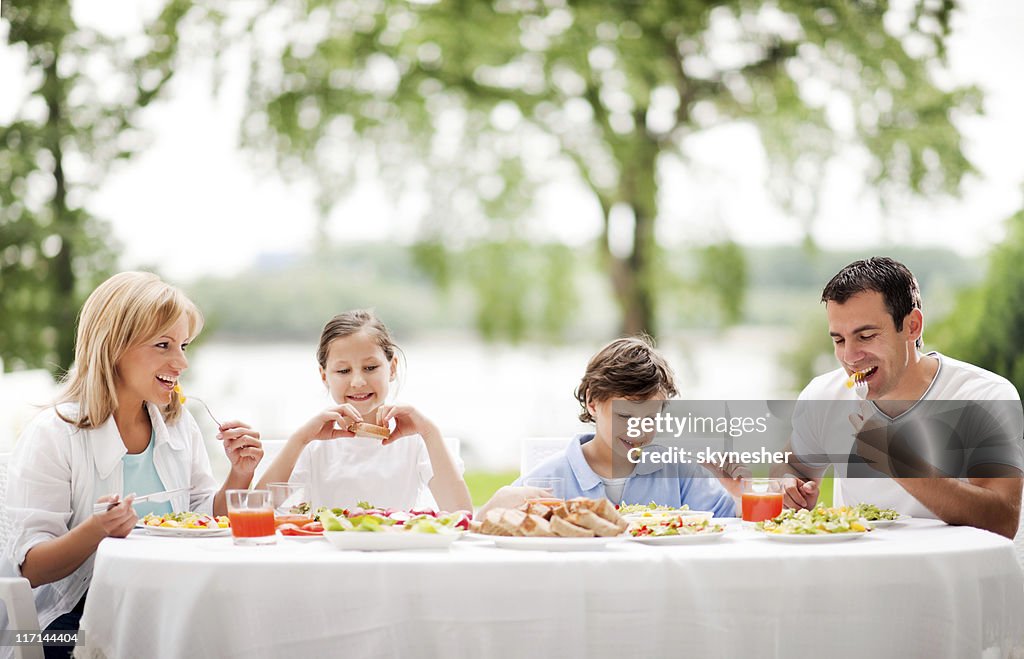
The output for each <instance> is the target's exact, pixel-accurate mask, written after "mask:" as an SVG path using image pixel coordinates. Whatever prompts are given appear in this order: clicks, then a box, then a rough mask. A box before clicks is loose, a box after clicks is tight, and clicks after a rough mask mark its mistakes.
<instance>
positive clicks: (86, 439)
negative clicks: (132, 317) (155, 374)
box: [5, 403, 218, 629]
mask: <svg viewBox="0 0 1024 659" xmlns="http://www.w3.org/2000/svg"><path fill="white" fill-rule="evenodd" d="M146 406H147V409H148V411H149V416H150V419H152V422H153V431H154V442H155V444H154V446H153V463H154V465H155V466H156V471H157V474H159V476H160V480H161V482H162V483H163V484H164V487H165V488H167V489H168V490H170V489H175V488H181V487H188V488H190V489H189V491H188V492H181V493H180V494H178V495H175V496H174V497H172V499H171V502H170V503H171V507H172V509H173V510H174V511H175V512H181V511H197V512H205V513H210V514H212V512H213V497H214V495H215V494H216V491H217V489H218V486H217V483H216V481H214V479H213V475H212V474H211V471H210V459H209V456H208V455H207V453H206V448H205V447H204V445H203V438H202V434H201V433H200V431H199V426H198V425H197V424H196V422H195V419H194V418H192V415H191V414H189V413H188V411H186V410H182V413H181V416H180V417H179V418H178V419H177V420H176V421H174V422H173V423H171V424H169V425H168V424H166V423H164V419H163V415H162V414H161V413H160V411H159V409H157V407H156V406H155V405H152V404H150V403H147V404H146ZM60 412H61V414H63V415H64V416H65V417H67V418H71V419H73V418H76V416H77V415H78V405H77V404H75V403H66V404H62V405H61V406H60ZM126 453H127V449H126V448H125V446H124V442H123V441H122V440H121V435H120V433H119V432H118V430H117V425H116V424H115V423H114V419H113V417H111V418H110V419H108V420H107V422H106V423H104V424H103V425H102V426H100V427H99V428H94V429H91V430H83V429H80V428H76V427H75V426H73V425H71V424H69V423H67V422H65V421H63V420H62V419H61V418H60V417H58V416H57V413H56V411H55V410H54V408H52V407H51V408H49V409H46V410H44V411H43V412H41V413H40V414H39V415H38V416H36V418H35V419H33V420H32V421H31V422H30V423H29V425H28V426H27V427H26V428H25V430H24V432H22V434H21V437H20V439H19V440H18V443H17V444H16V445H15V449H14V454H13V456H12V457H11V462H10V464H9V467H8V483H7V509H8V514H9V515H10V518H11V523H12V527H13V533H12V536H11V538H10V540H9V543H8V546H7V547H6V552H5V553H6V558H7V560H8V561H10V566H8V571H10V569H11V568H13V569H14V571H15V573H16V574H20V571H21V564H22V563H24V561H25V555H26V554H27V553H28V551H29V550H30V549H31V548H32V547H34V546H36V545H37V544H39V543H41V542H46V541H47V540H52V539H54V538H57V537H60V536H62V535H64V534H65V533H67V532H68V531H69V530H70V529H73V528H75V527H76V526H78V525H79V524H81V523H83V522H85V521H86V520H87V519H89V517H90V516H91V515H92V507H93V504H94V503H96V499H98V498H99V497H101V496H103V495H105V494H120V495H124V494H130V493H128V492H123V491H122V488H123V485H124V481H123V474H122V461H121V458H122V456H124V455H125V454H126ZM139 494H145V493H143V492H139ZM92 565H93V556H90V557H89V558H88V559H87V560H86V561H85V562H84V563H82V565H81V566H79V567H78V569H76V570H75V571H74V572H72V573H71V574H69V575H68V576H67V577H65V578H63V579H61V580H60V581H56V582H53V583H49V584H44V585H42V586H39V587H37V588H35V589H34V590H33V594H34V596H35V602H36V610H37V611H38V613H39V624H40V628H41V629H45V628H46V626H47V625H49V624H50V623H51V622H52V621H53V620H54V619H55V618H57V617H58V616H60V615H62V614H64V613H67V612H68V611H70V610H71V609H72V608H73V607H74V606H75V604H77V603H78V600H79V599H81V597H82V595H83V594H85V591H86V590H87V589H88V587H89V580H90V578H91V577H92Z"/></svg>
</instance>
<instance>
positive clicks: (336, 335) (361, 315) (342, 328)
mask: <svg viewBox="0 0 1024 659" xmlns="http://www.w3.org/2000/svg"><path fill="white" fill-rule="evenodd" d="M363 330H366V332H367V333H369V334H370V336H372V337H373V339H374V341H376V342H377V345H378V346H380V349H381V350H383V351H384V357H385V358H386V359H387V360H388V361H389V362H390V361H391V360H392V359H394V357H395V352H396V351H397V350H398V346H396V345H395V342H394V341H392V340H391V333H390V332H389V331H388V328H387V326H386V325H384V323H383V321H381V319H380V318H377V315H376V314H374V313H373V312H372V311H370V310H369V309H354V310H352V311H346V312H345V313H340V314H338V315H337V316H335V317H334V318H331V319H330V320H328V321H327V324H326V325H324V331H323V332H321V333H320V345H319V346H318V347H317V349H316V361H317V363H318V364H320V368H327V351H328V350H329V349H330V347H331V342H333V341H334V340H335V339H342V338H344V337H346V336H352V335H353V334H355V333H356V332H361V331H363Z"/></svg>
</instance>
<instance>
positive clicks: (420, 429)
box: [377, 405, 440, 446]
mask: <svg viewBox="0 0 1024 659" xmlns="http://www.w3.org/2000/svg"><path fill="white" fill-rule="evenodd" d="M391 419H394V420H395V429H394V430H392V431H391V436H390V437H388V438H387V439H385V440H384V441H382V442H381V445H382V446H387V445H388V444H391V443H392V442H396V441H398V440H399V439H401V438H402V437H407V436H408V435H416V434H419V435H423V437H424V438H426V436H427V434H428V433H430V432H431V431H432V430H436V428H435V427H434V424H432V423H431V422H430V421H429V420H428V419H427V418H426V417H425V416H423V415H422V414H420V413H419V411H417V410H416V408H415V407H413V406H411V405H381V406H380V407H378V408H377V425H379V426H384V427H385V428H387V427H389V424H390V422H391ZM438 435H440V433H438Z"/></svg>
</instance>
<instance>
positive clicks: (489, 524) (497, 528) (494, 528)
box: [480, 508, 512, 535]
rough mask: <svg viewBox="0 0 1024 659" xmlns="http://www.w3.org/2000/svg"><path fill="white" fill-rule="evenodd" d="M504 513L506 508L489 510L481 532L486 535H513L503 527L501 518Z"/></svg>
mask: <svg viewBox="0 0 1024 659" xmlns="http://www.w3.org/2000/svg"><path fill="white" fill-rule="evenodd" d="M504 512H505V509H504V508H495V509H494V510H488V511H487V514H486V515H485V516H484V521H483V522H481V523H480V532H481V533H483V534H485V535H512V534H511V533H510V532H508V531H506V530H505V527H503V526H502V525H501V516H502V514H503V513H504Z"/></svg>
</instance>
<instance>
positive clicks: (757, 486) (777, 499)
mask: <svg viewBox="0 0 1024 659" xmlns="http://www.w3.org/2000/svg"><path fill="white" fill-rule="evenodd" d="M741 484H742V487H743V497H742V500H741V503H742V507H743V521H744V522H763V521H764V520H766V519H774V518H775V517H777V516H778V515H779V514H780V513H782V481H781V480H780V479H778V478H744V479H742V483H741Z"/></svg>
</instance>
